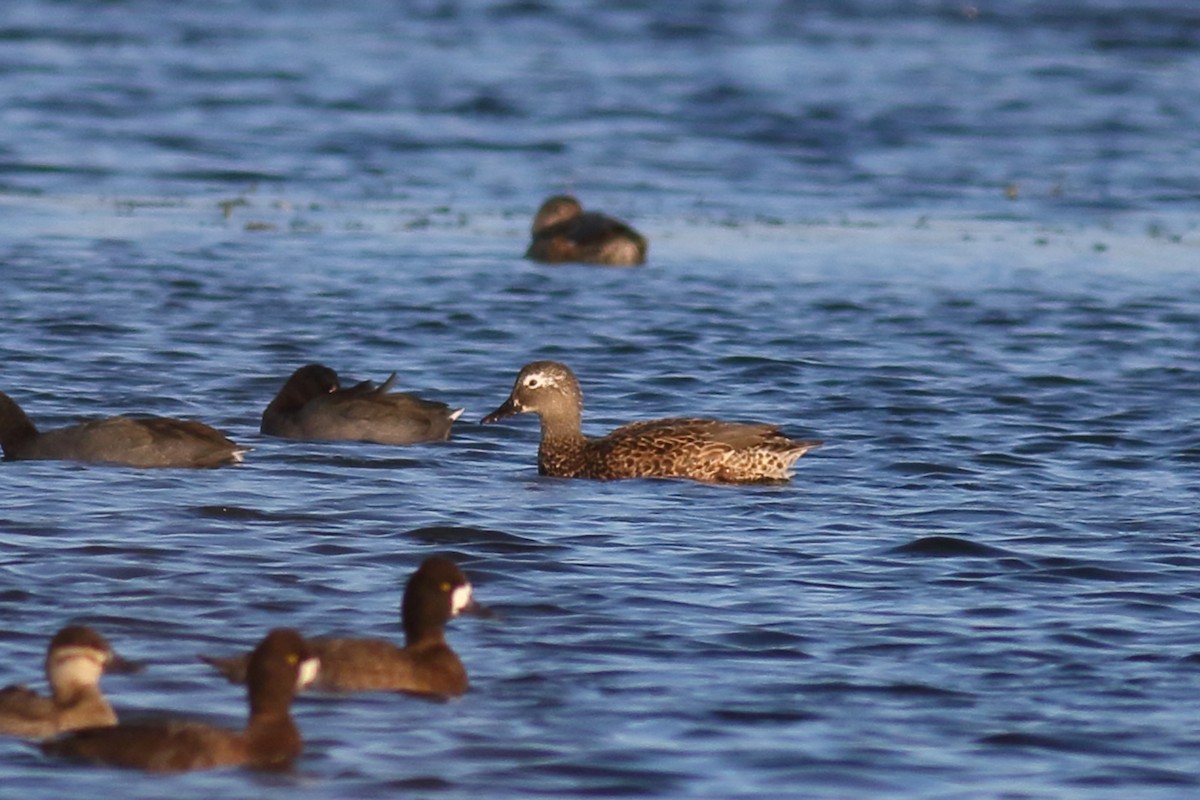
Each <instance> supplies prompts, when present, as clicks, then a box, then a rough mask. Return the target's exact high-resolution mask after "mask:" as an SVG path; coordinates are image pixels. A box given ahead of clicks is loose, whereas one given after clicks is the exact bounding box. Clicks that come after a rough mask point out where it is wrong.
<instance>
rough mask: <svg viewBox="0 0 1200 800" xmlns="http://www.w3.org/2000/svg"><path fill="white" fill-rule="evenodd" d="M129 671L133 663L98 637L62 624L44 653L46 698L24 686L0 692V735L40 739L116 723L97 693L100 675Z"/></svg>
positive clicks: (83, 627) (85, 630)
mask: <svg viewBox="0 0 1200 800" xmlns="http://www.w3.org/2000/svg"><path fill="white" fill-rule="evenodd" d="M135 670H137V665H135V664H131V663H130V662H128V661H125V660H124V659H123V658H121V657H120V656H118V655H117V654H116V653H115V652H113V649H112V648H111V647H110V646H109V644H108V642H107V641H105V639H104V637H103V636H101V635H100V634H98V633H96V632H95V631H94V630H92V629H91V628H88V627H85V626H83V625H68V626H67V627H65V628H63V629H61V630H60V631H59V632H58V633H56V634H55V635H54V638H53V639H51V640H50V646H49V648H48V649H47V650H46V682H47V683H48V684H50V696H49V697H43V696H42V695H39V694H38V693H37V692H34V691H33V690H31V689H27V688H25V687H24V686H9V687H6V688H4V689H0V734H4V735H7V736H20V737H23V738H25V739H45V738H47V737H49V736H54V735H55V734H59V733H62V732H63V731H72V730H76V729H78V728H96V727H102V726H105V725H116V724H117V715H116V714H115V713H114V712H113V710H112V706H110V705H109V704H108V701H107V700H105V699H104V695H103V694H101V693H100V676H101V675H103V674H104V673H106V672H133V671H135Z"/></svg>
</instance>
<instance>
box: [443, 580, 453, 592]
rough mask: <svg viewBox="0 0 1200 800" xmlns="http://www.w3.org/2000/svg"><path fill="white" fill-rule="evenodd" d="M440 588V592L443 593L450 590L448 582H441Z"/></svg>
mask: <svg viewBox="0 0 1200 800" xmlns="http://www.w3.org/2000/svg"><path fill="white" fill-rule="evenodd" d="M441 588H442V591H443V592H448V591H450V588H451V587H450V584H449V583H448V582H446V581H442V587H441Z"/></svg>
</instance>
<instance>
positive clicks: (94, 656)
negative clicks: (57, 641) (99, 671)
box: [50, 647, 108, 667]
mask: <svg viewBox="0 0 1200 800" xmlns="http://www.w3.org/2000/svg"><path fill="white" fill-rule="evenodd" d="M77 658H85V659H87V660H88V661H94V662H95V663H97V664H106V663H107V662H108V653H106V652H104V651H103V650H97V649H95V648H94V647H56V648H54V652H53V654H52V655H51V656H50V663H51V664H52V665H53V666H56V667H58V666H62V665H63V664H66V663H67V662H68V661H73V660H75V659H77Z"/></svg>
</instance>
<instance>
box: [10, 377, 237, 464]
mask: <svg viewBox="0 0 1200 800" xmlns="http://www.w3.org/2000/svg"><path fill="white" fill-rule="evenodd" d="M0 445H2V446H3V447H4V457H5V458H6V459H8V460H10V461H35V460H54V461H83V462H89V463H100V464H118V465H121V466H126V467H216V466H220V465H222V464H234V463H238V462H240V461H241V460H242V454H243V453H245V452H246V450H247V448H245V447H238V446H237V445H236V444H234V443H233V442H231V441H230V440H229V439H227V438H225V436H223V435H222V434H221V433H220V432H219V431H217V430H214V429H213V428H210V427H209V426H207V425H205V424H203V423H200V422H194V421H192V420H183V419H171V418H169V417H139V418H132V417H109V418H107V419H99V420H93V421H91V422H82V423H80V424H78V425H72V426H70V427H67V428H58V429H56V430H52V431H45V432H44V433H42V432H39V431H38V429H37V428H36V427H35V426H34V424H33V422H31V421H30V419H29V417H27V416H26V415H25V412H24V411H22V410H21V407H20V406H18V405H17V404H16V402H15V401H13V399H12V398H11V397H9V396H8V395H6V394H4V393H3V392H0Z"/></svg>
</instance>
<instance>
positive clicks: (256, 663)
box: [42, 628, 317, 772]
mask: <svg viewBox="0 0 1200 800" xmlns="http://www.w3.org/2000/svg"><path fill="white" fill-rule="evenodd" d="M316 669H317V661H316V660H315V659H314V658H313V656H312V653H311V651H310V650H309V648H308V645H307V644H306V643H305V641H304V639H303V638H302V637H301V636H300V634H299V633H297V632H296V631H294V630H290V629H287V628H276V629H275V630H273V631H271V632H270V633H268V634H267V636H266V638H264V639H263V640H262V642H260V643H259V645H258V647H256V648H255V649H254V653H253V654H252V655H251V657H250V663H249V680H248V683H249V689H248V692H247V693H248V696H249V703H250V718H249V720H248V722H247V723H246V728H245V730H242V731H231V730H225V729H223V728H216V727H213V726H211V725H206V724H204V723H201V722H189V721H176V720H166V721H161V722H141V723H132V724H122V725H116V726H114V727H109V728H86V729H84V730H80V731H75V732H74V733H69V734H66V735H64V736H61V737H59V738H57V739H50V740H48V741H46V742H43V743H42V750H43V752H45V753H47V754H48V755H55V756H65V757H68V758H74V759H78V760H82V761H90V762H93V763H97V764H106V765H108V766H114V767H127V768H132V769H142V770H147V771H149V772H182V771H186V770H198V769H213V768H216V767H235V766H248V767H255V768H258V769H278V768H282V767H287V766H288V765H290V764H291V763H292V761H293V760H294V759H295V758H296V757H297V756H299V755H300V751H301V749H302V748H303V743H302V741H301V739H300V732H299V730H297V728H296V725H295V723H294V722H293V721H292V716H291V704H292V697H293V696H294V695H295V692H296V689H297V687H298V686H299V685H300V684H302V683H304V682H305V681H307V680H310V679H311V678H312V676H313V673H314V671H315V670H316Z"/></svg>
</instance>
